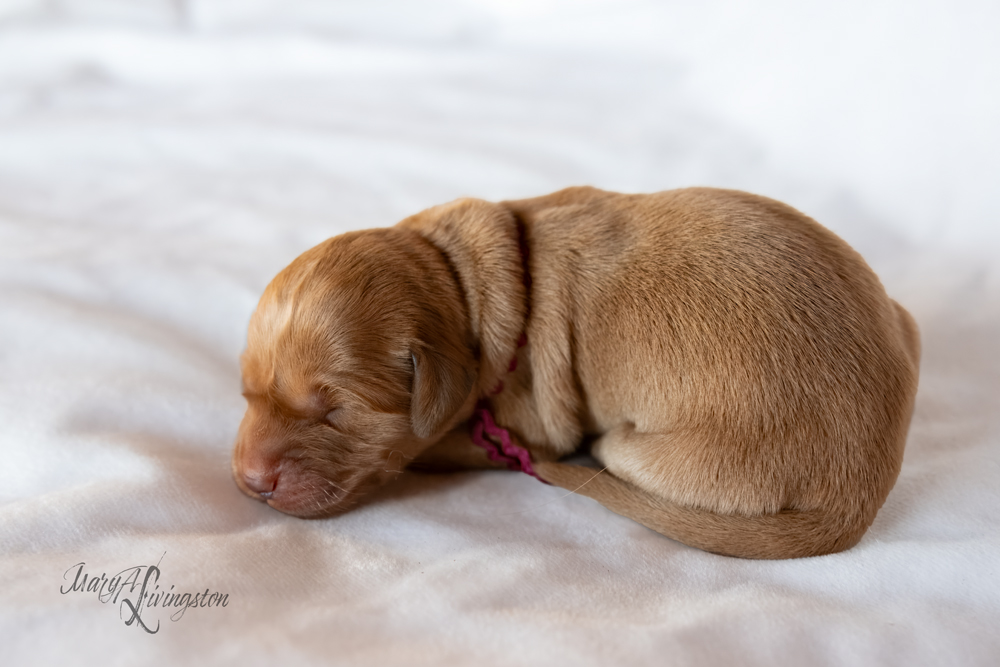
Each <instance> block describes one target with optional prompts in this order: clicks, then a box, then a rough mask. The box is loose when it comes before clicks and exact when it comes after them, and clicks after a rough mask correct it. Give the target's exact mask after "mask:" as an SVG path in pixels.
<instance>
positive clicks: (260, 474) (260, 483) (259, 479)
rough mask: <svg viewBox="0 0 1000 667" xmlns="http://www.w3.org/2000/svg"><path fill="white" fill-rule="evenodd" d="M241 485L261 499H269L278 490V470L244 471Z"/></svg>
mask: <svg viewBox="0 0 1000 667" xmlns="http://www.w3.org/2000/svg"><path fill="white" fill-rule="evenodd" d="M243 483H244V484H246V486H247V488H248V489H250V490H251V491H253V492H254V493H258V494H260V496H261V497H262V498H264V499H267V498H270V497H271V496H272V495H273V494H274V490H275V489H276V488H278V469H277V468H268V469H266V470H246V471H244V472H243Z"/></svg>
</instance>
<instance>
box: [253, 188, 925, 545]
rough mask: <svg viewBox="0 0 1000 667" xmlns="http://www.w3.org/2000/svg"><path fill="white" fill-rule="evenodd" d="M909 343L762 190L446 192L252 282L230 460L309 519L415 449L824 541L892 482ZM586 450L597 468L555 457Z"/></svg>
mask: <svg viewBox="0 0 1000 667" xmlns="http://www.w3.org/2000/svg"><path fill="white" fill-rule="evenodd" d="M919 356H920V351H919V338H918V333H917V328H916V325H915V324H914V322H913V319H912V318H911V317H910V315H909V314H908V313H907V312H906V311H905V310H903V308H902V307H900V306H899V305H898V304H897V303H895V302H894V301H892V300H891V299H890V298H889V297H888V296H886V294H885V291H884V289H883V288H882V285H881V284H880V283H879V281H878V278H876V277H875V275H874V274H873V273H872V271H871V269H869V268H868V266H867V265H866V264H865V262H864V260H862V259H861V257H860V256H859V255H858V254H857V253H856V252H854V251H853V250H852V249H851V248H850V247H848V246H847V244H846V243H844V242H843V241H842V240H840V239H839V238H837V237H836V236H834V235H833V234H832V233H831V232H829V231H828V230H826V229H825V228H823V227H821V226H820V225H819V224H817V223H816V222H814V221H813V220H811V219H809V218H807V217H805V216H804V215H802V214H801V213H799V212H797V211H795V210H793V209H791V208H789V207H788V206H785V205H783V204H780V203H778V202H775V201H772V200H769V199H764V198H762V197H757V196H754V195H750V194H746V193H742V192H734V191H727V190H713V189H702V188H697V189H687V190H674V191H668V192H661V193H657V194H651V195H622V194H616V193H611V192H603V191H601V190H596V189H593V188H570V189H567V190H563V191H560V192H557V193H554V194H552V195H548V196H545V197H539V198H536V199H527V200H523V201H513V202H504V203H500V204H492V203H488V202H485V201H480V200H476V199H463V200H459V201H456V202H452V203H450V204H445V205H443V206H438V207H435V208H432V209H429V210H427V211H424V212H422V213H419V214H417V215H415V216H413V217H410V218H407V219H406V220H403V221H402V222H400V223H399V224H398V225H396V226H395V227H392V228H388V229H374V230H368V231H361V232H352V233H348V234H344V235H342V236H338V237H336V238H332V239H329V240H328V241H326V242H324V243H322V244H320V245H318V246H317V247H315V248H313V249H311V250H309V251H307V252H306V253H304V254H303V255H302V256H300V257H299V258H298V259H296V260H295V261H294V262H293V263H292V264H291V265H290V266H289V267H288V268H286V269H285V270H284V271H282V272H281V273H280V274H279V275H278V276H277V277H276V278H275V279H274V281H273V282H272V283H271V284H270V285H269V286H268V288H267V290H266V291H265V292H264V295H263V297H262V298H261V301H260V305H259V306H258V307H257V310H256V312H255V313H254V315H253V318H252V319H251V322H250V329H249V335H248V345H247V350H246V352H245V353H244V354H243V357H242V369H243V382H244V389H245V392H244V393H245V395H246V397H247V401H248V408H247V413H246V416H245V417H244V419H243V422H242V424H241V425H240V430H239V435H238V438H237V441H236V447H235V451H234V455H233V472H234V476H235V478H236V481H237V484H239V486H240V488H242V489H243V490H244V491H245V492H247V493H248V494H250V495H252V496H255V497H258V498H261V499H264V500H266V501H267V503H268V504H269V505H271V506H272V507H274V508H275V509H278V510H280V511H282V512H287V513H290V514H295V515H297V516H304V517H312V516H327V515H330V514H335V513H338V512H342V511H344V510H345V509H347V508H349V507H350V506H351V505H352V504H353V503H355V502H356V501H357V500H358V499H360V498H362V497H363V496H364V494H365V492H366V491H367V490H369V489H371V488H372V487H374V486H375V485H378V484H381V483H383V482H385V481H387V480H389V479H391V478H392V477H393V476H394V475H395V474H397V473H398V472H399V471H400V470H401V469H402V468H403V467H405V466H406V465H408V464H411V463H412V464H413V465H419V466H424V467H431V468H437V469H442V468H461V467H476V466H482V467H485V466H498V467H500V466H508V467H511V468H515V469H522V470H525V471H527V472H530V473H532V474H534V475H536V476H538V477H540V478H541V479H544V480H546V481H548V482H550V483H552V484H555V485H558V486H561V487H563V488H566V489H570V490H574V491H578V492H580V493H582V494H585V495H588V496H590V497H592V498H594V499H596V500H598V501H599V502H601V503H603V504H604V505H605V506H607V507H608V508H609V509H611V510H613V511H615V512H617V513H619V514H622V515H624V516H627V517H631V518H633V519H635V520H636V521H639V522H640V523H642V524H644V525H646V526H648V527H650V528H652V529H653V530H656V531H658V532H660V533H662V534H664V535H666V536H668V537H671V538H674V539H677V540H680V541H681V542H684V543H686V544H689V545H692V546H695V547H699V548H701V549H705V550H708V551H712V552H716V553H721V554H728V555H733V556H741V557H746V558H790V557H796V556H810V555H818V554H825V553H831V552H835V551H840V550H843V549H847V548H849V547H851V546H853V545H854V544H855V543H857V541H858V540H859V539H860V538H861V536H862V535H863V534H864V532H865V531H866V530H867V528H868V526H869V525H871V522H872V520H873V519H874V518H875V514H876V512H877V511H878V509H879V507H881V505H882V503H883V501H884V500H885V498H886V495H887V494H888V493H889V490H890V489H891V488H892V485H893V483H894V482H895V480H896V476H897V474H898V473H899V468H900V463H901V461H902V458H903V446H904V443H905V441H906V432H907V428H908V425H909V421H910V414H911V411H912V408H913V400H914V395H915V393H916V389H917V373H918V363H919ZM581 443H589V444H590V445H591V447H590V451H591V453H592V454H593V456H594V457H595V458H596V459H597V460H598V461H599V462H600V463H601V464H602V465H603V466H605V467H606V470H605V472H603V473H602V474H598V475H596V476H595V473H596V471H595V470H592V469H590V468H585V467H580V466H574V465H567V464H563V463H558V462H557V461H558V460H559V459H560V458H562V457H565V456H566V455H568V454H572V453H574V452H576V451H578V450H579V449H580V448H581Z"/></svg>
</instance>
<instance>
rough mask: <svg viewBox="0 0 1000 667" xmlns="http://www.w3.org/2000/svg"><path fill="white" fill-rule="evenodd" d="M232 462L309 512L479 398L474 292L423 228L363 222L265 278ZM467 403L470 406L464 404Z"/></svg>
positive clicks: (249, 486)
mask: <svg viewBox="0 0 1000 667" xmlns="http://www.w3.org/2000/svg"><path fill="white" fill-rule="evenodd" d="M240 362H241V367H242V373H243V389H244V396H245V397H246V399H247V411H246V414H245V415H244V417H243V421H242V423H241V424H240V428H239V433H238V435H237V439H236V445H235V449H234V452H233V475H234V477H235V479H236V483H237V485H238V486H239V487H240V488H241V489H242V490H243V491H244V492H246V493H247V494H248V495H250V496H253V497H256V498H259V499H262V500H265V501H266V502H267V503H268V504H269V505H271V506H272V507H274V508H275V509H278V510H280V511H282V512H286V513H289V514H294V515H297V516H303V517H313V516H327V515H330V514H335V513H339V512H342V511H344V510H346V509H347V508H349V507H350V506H351V505H353V504H354V503H355V502H357V501H358V500H359V499H361V498H362V497H363V496H364V495H365V493H366V492H367V491H369V490H370V489H372V488H374V487H375V486H377V485H379V484H381V483H383V482H385V481H387V480H389V479H391V478H392V477H393V476H395V474H396V473H398V472H400V471H401V470H402V469H403V468H404V467H405V466H406V463H407V462H408V461H409V460H410V459H412V458H413V457H415V456H416V455H417V454H418V453H419V452H420V451H421V450H422V449H424V448H426V447H428V446H429V445H430V444H432V443H433V442H434V441H435V440H436V439H438V438H439V437H440V436H441V435H443V433H445V432H446V431H447V430H448V429H449V428H451V427H452V426H453V425H454V424H455V423H457V422H458V421H460V420H461V419H462V418H463V415H462V414H461V413H462V412H463V407H464V408H466V409H467V410H469V411H470V412H471V403H472V400H474V397H473V389H474V386H475V380H476V377H477V369H476V359H475V356H474V352H473V341H472V340H471V334H470V329H469V323H468V314H467V312H466V308H465V303H464V301H463V300H462V298H461V293H460V291H459V288H458V286H457V284H456V283H455V280H454V278H453V277H452V276H451V274H450V272H449V271H448V267H447V264H446V263H445V260H444V258H443V256H441V254H440V252H439V251H438V250H437V249H435V248H434V246H432V245H431V244H430V243H428V242H427V241H426V240H424V239H423V238H422V237H421V236H419V235H418V234H417V233H416V232H413V231H407V230H401V229H395V228H392V229H378V230H369V231H364V232H353V233H350V234H345V235H343V236H339V237H335V238H333V239H329V240H328V241H326V242H324V243H322V244H320V245H318V246H316V247H315V248H313V249H311V250H309V251H307V252H305V253H304V254H303V255H301V256H300V257H299V258H298V259H296V260H295V261H294V262H292V264H291V265H290V266H288V267H287V268H286V269H285V270H283V271H282V272H281V273H280V274H278V276H277V277H276V278H275V279H274V280H273V281H272V282H271V284H270V285H268V287H267V289H266V290H265V291H264V295H263V296H262V297H261V300H260V303H259V304H258V306H257V310H256V311H255V312H254V314H253V316H252V318H251V320H250V327H249V331H248V336H247V349H246V351H245V352H244V353H243V355H242V357H241V360H240ZM465 416H467V415H465Z"/></svg>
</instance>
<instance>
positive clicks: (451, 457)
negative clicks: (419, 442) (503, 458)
mask: <svg viewBox="0 0 1000 667" xmlns="http://www.w3.org/2000/svg"><path fill="white" fill-rule="evenodd" d="M407 467H408V468H409V469H411V470H418V471H421V472H455V471H458V470H476V469H483V468H493V469H498V468H505V465H504V464H503V463H502V462H497V461H491V460H490V458H489V457H488V456H487V455H486V450H485V449H483V448H482V447H479V446H477V445H476V444H475V443H474V442H472V438H471V437H470V436H469V430H468V425H467V424H460V425H459V426H458V427H457V428H455V429H453V430H451V431H450V432H448V434H447V435H445V436H444V437H443V438H441V439H440V440H438V441H437V442H436V443H434V444H433V445H431V446H430V447H429V448H428V449H425V450H424V451H423V452H421V453H420V454H419V455H418V456H417V457H416V458H415V459H413V460H412V461H411V462H410V464H409V466H407Z"/></svg>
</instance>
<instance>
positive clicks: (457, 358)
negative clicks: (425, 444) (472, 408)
mask: <svg viewBox="0 0 1000 667" xmlns="http://www.w3.org/2000/svg"><path fill="white" fill-rule="evenodd" d="M466 356H468V358H465V357H466ZM410 358H411V360H412V361H413V388H412V390H411V392H410V423H411V425H412V427H413V432H414V433H415V434H416V435H417V436H418V437H421V438H429V437H431V436H432V435H434V434H435V433H437V432H438V431H440V430H441V429H442V428H443V427H444V425H445V423H446V422H447V421H448V420H449V419H450V418H451V417H453V416H454V415H455V413H456V412H458V410H459V408H461V407H462V404H463V403H464V402H465V400H466V399H467V398H468V397H469V394H470V393H471V392H472V386H473V384H474V383H475V381H476V370H475V366H474V363H473V362H474V360H473V359H472V355H471V354H467V355H463V354H449V353H447V352H441V351H438V350H435V349H433V348H431V347H429V346H424V345H420V344H418V345H416V346H414V348H413V350H412V351H411V353H410Z"/></svg>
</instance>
